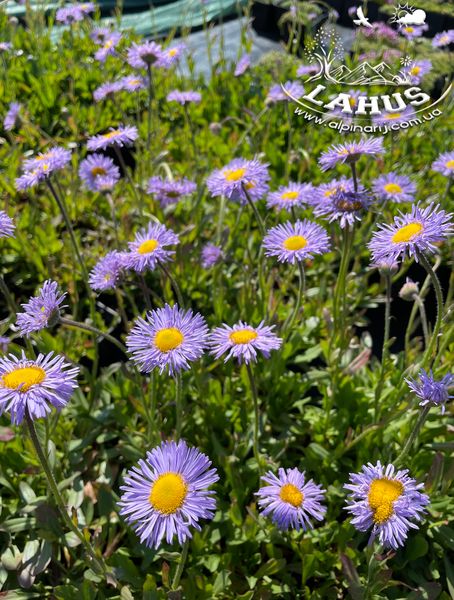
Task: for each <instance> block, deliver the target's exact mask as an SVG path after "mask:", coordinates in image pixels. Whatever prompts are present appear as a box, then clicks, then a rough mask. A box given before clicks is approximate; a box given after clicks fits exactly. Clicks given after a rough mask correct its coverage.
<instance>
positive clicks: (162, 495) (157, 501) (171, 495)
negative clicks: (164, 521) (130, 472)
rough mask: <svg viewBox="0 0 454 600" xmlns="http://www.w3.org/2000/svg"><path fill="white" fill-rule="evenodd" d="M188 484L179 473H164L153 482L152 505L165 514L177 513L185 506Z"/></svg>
mask: <svg viewBox="0 0 454 600" xmlns="http://www.w3.org/2000/svg"><path fill="white" fill-rule="evenodd" d="M187 493H188V486H187V485H186V483H185V481H184V479H183V477H182V476H181V475H179V474H178V473H164V475H160V476H159V477H158V478H157V479H156V481H155V482H154V483H153V487H152V488H151V492H150V496H149V498H148V499H149V501H150V504H151V505H152V507H153V508H154V509H155V510H157V511H158V512H160V513H161V514H164V515H171V514H173V513H176V512H177V510H178V509H179V508H181V507H182V506H183V502H184V500H185V498H186V496H187Z"/></svg>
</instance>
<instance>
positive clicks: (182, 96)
mask: <svg viewBox="0 0 454 600" xmlns="http://www.w3.org/2000/svg"><path fill="white" fill-rule="evenodd" d="M201 100H202V95H201V94H199V92H193V91H187V92H180V91H179V90H173V91H172V92H169V93H168V94H167V102H178V103H179V104H181V105H182V106H183V105H184V104H187V103H189V102H195V103H199V102H200V101H201Z"/></svg>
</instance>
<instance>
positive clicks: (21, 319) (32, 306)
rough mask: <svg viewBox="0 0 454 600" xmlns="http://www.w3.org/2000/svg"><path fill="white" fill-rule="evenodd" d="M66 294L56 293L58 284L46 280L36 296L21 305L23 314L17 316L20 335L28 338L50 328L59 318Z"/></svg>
mask: <svg viewBox="0 0 454 600" xmlns="http://www.w3.org/2000/svg"><path fill="white" fill-rule="evenodd" d="M65 296H66V293H64V294H61V293H60V292H59V291H58V283H57V282H56V281H52V280H51V279H48V280H47V281H45V282H44V283H43V286H42V287H41V288H40V289H39V292H38V295H37V296H34V297H33V298H30V300H29V301H28V302H27V303H26V304H22V305H21V306H22V308H23V309H24V312H23V313H18V314H17V323H16V325H17V327H18V329H19V331H20V334H21V335H26V336H29V335H30V334H31V333H34V332H36V331H41V330H42V329H45V328H46V327H52V326H53V325H55V324H56V323H57V322H58V319H59V318H60V310H61V309H62V308H63V306H62V302H63V301H64V299H65Z"/></svg>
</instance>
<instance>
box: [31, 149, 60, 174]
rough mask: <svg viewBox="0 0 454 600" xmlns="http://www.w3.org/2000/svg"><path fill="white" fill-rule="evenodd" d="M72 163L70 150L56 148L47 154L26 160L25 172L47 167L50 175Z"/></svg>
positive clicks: (41, 153)
mask: <svg viewBox="0 0 454 600" xmlns="http://www.w3.org/2000/svg"><path fill="white" fill-rule="evenodd" d="M70 161H71V151H70V150H66V148H62V147H61V146H54V147H53V148H50V150H47V151H46V152H40V153H39V154H38V156H34V157H32V158H28V159H26V160H24V171H32V170H33V169H39V168H40V167H42V166H43V165H47V168H46V169H45V171H46V172H47V174H48V175H49V174H50V173H53V172H54V171H59V170H60V169H63V168H64V167H65V166H66V165H67V164H68V163H69V162H70Z"/></svg>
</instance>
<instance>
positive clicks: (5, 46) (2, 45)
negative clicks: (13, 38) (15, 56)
mask: <svg viewBox="0 0 454 600" xmlns="http://www.w3.org/2000/svg"><path fill="white" fill-rule="evenodd" d="M12 47H13V45H12V44H11V42H0V54H2V53H3V52H8V51H9V50H11V48H12Z"/></svg>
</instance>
